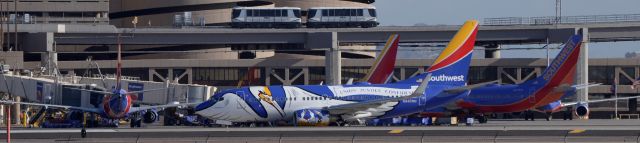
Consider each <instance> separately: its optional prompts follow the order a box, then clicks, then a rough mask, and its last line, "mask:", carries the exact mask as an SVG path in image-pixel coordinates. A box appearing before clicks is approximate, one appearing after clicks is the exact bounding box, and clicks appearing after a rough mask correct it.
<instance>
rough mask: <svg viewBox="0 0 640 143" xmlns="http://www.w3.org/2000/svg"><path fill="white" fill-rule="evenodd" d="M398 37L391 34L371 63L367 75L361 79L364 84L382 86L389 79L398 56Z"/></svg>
mask: <svg viewBox="0 0 640 143" xmlns="http://www.w3.org/2000/svg"><path fill="white" fill-rule="evenodd" d="M399 41H400V36H398V34H393V35H391V36H389V39H388V40H387V43H386V44H385V45H384V48H383V49H382V51H381V52H380V54H379V55H378V57H377V58H376V62H375V63H373V66H371V69H369V73H367V75H366V76H365V77H364V78H363V79H362V81H364V82H369V83H372V84H383V83H385V82H386V81H387V79H389V77H391V73H393V68H394V67H395V66H396V56H397V55H398V42H399Z"/></svg>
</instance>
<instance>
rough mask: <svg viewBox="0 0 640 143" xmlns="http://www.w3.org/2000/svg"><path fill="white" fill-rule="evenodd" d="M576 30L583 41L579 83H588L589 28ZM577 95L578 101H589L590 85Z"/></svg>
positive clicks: (579, 60)
mask: <svg viewBox="0 0 640 143" xmlns="http://www.w3.org/2000/svg"><path fill="white" fill-rule="evenodd" d="M576 32H577V33H578V34H582V43H581V45H580V46H581V47H582V48H581V50H580V58H579V59H578V70H577V72H578V73H577V76H578V77H577V84H585V85H586V84H588V83H589V29H588V28H578V29H576ZM576 97H577V101H578V102H585V101H588V100H589V87H588V86H587V87H585V88H584V89H582V90H578V92H577V94H576ZM587 118H588V117H587Z"/></svg>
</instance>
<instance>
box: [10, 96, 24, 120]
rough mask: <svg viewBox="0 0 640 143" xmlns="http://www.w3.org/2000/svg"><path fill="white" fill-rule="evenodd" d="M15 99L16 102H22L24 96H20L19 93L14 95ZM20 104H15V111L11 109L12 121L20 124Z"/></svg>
mask: <svg viewBox="0 0 640 143" xmlns="http://www.w3.org/2000/svg"><path fill="white" fill-rule="evenodd" d="M13 99H14V100H13V101H15V102H21V101H22V98H20V96H17V95H13ZM20 113H21V111H20V104H13V111H11V115H10V116H11V121H13V122H14V123H15V124H20V121H21V118H20Z"/></svg>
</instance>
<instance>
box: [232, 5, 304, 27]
mask: <svg viewBox="0 0 640 143" xmlns="http://www.w3.org/2000/svg"><path fill="white" fill-rule="evenodd" d="M231 13H232V17H231V27H232V28H299V27H301V26H302V18H301V15H300V8H297V7H277V8H258V7H236V8H233V10H232V12H231Z"/></svg>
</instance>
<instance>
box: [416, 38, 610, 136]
mask: <svg viewBox="0 0 640 143" xmlns="http://www.w3.org/2000/svg"><path fill="white" fill-rule="evenodd" d="M581 42H582V36H581V35H573V36H571V38H570V39H569V40H568V41H567V42H566V44H565V46H564V48H563V49H562V50H561V51H560V53H559V54H558V56H557V57H556V58H555V59H554V60H553V62H552V63H551V64H550V66H549V67H548V68H547V69H545V71H544V72H543V74H542V76H540V77H537V78H535V79H532V80H528V81H525V82H523V83H519V84H507V85H500V84H491V85H487V86H485V87H479V88H476V89H473V90H471V93H470V94H469V96H466V97H464V98H462V99H460V100H457V101H455V102H454V103H453V104H454V105H453V106H452V105H449V106H446V107H440V108H435V109H430V110H427V111H425V112H423V114H440V115H442V114H443V113H444V112H447V111H456V110H458V111H461V110H467V111H469V112H472V113H475V114H484V113H512V112H522V111H527V110H531V109H535V108H537V107H542V106H545V105H548V104H551V103H555V102H558V103H559V100H560V99H561V98H562V97H564V96H567V95H573V94H575V91H576V90H578V89H582V88H585V87H588V86H597V85H599V84H589V85H573V84H574V77H575V73H576V63H577V61H578V57H579V55H580V49H581V46H580V44H581ZM554 108H555V107H554ZM526 118H529V117H528V116H527V117H526ZM531 118H533V117H531ZM486 120H487V118H486V117H484V116H483V117H482V118H481V119H480V122H481V123H484V122H486Z"/></svg>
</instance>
